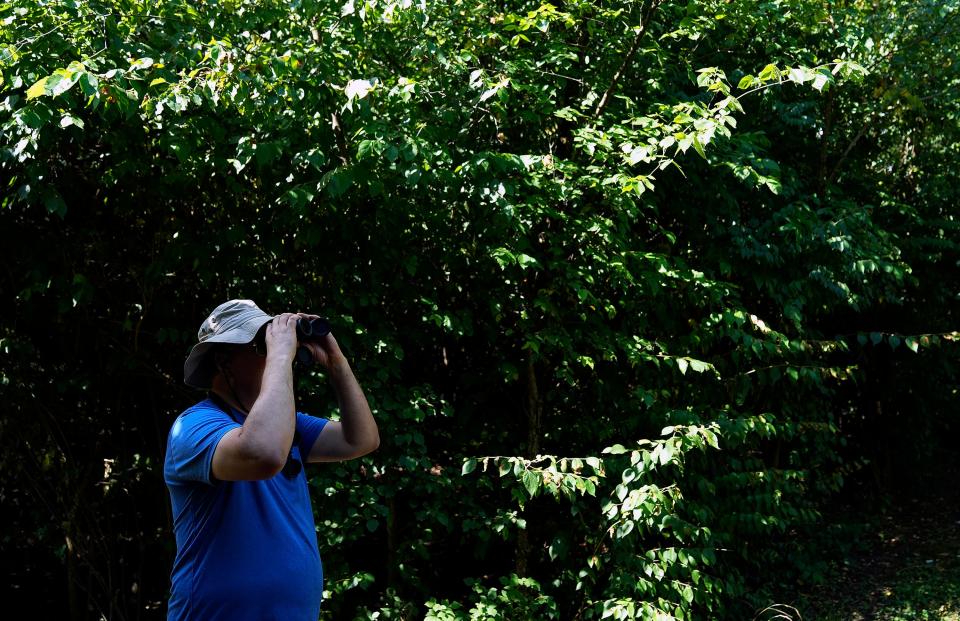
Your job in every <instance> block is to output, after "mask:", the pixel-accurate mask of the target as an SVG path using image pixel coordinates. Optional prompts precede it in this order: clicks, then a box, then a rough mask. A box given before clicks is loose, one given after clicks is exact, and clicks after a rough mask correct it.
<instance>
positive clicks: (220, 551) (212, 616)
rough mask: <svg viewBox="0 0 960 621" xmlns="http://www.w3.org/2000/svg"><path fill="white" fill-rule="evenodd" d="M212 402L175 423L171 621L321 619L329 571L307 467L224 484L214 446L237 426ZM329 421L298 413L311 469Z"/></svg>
mask: <svg viewBox="0 0 960 621" xmlns="http://www.w3.org/2000/svg"><path fill="white" fill-rule="evenodd" d="M232 414H233V417H235V418H236V420H235V419H234V418H233V417H231V416H230V415H228V414H227V413H226V412H224V411H223V410H221V409H220V408H218V407H217V405H216V404H215V403H214V402H213V401H211V400H210V399H205V400H203V401H201V402H200V403H198V404H196V405H194V406H192V407H190V408H189V409H187V410H186V411H185V412H183V414H181V415H180V416H179V417H178V418H177V420H176V421H175V422H174V423H173V427H172V428H171V429H170V436H169V439H168V442H167V455H166V459H165V461H164V467H163V478H164V480H165V481H166V483H167V488H168V489H169V490H170V501H171V504H172V505H173V529H174V533H175V535H176V539H177V556H176V560H174V563H173V572H172V574H171V594H170V602H169V607H168V612H167V619H168V621H181V620H188V619H189V620H194V619H196V620H203V621H214V620H219V619H224V620H226V619H229V620H230V621H244V620H248V619H249V620H250V621H266V620H271V619H276V620H278V621H279V620H281V619H282V620H283V621H301V620H302V621H316V620H317V617H318V616H319V614H320V600H321V599H322V597H323V567H322V566H321V564H320V552H319V549H318V547H317V533H316V525H315V523H314V520H313V509H312V507H311V505H310V495H309V492H308V489H307V478H306V474H305V473H304V471H303V469H301V471H300V473H299V474H297V476H296V477H294V478H292V479H288V478H287V477H286V476H284V474H283V473H278V474H277V475H276V476H275V477H273V478H272V479H266V480H262V481H219V480H217V479H215V478H213V474H212V471H211V468H212V465H213V453H214V450H215V449H216V448H217V443H218V442H219V441H220V439H221V438H222V437H223V436H224V434H226V433H227V432H228V431H230V430H231V429H234V428H236V427H239V426H240V423H238V422H237V420H240V421H242V420H243V415H242V413H240V412H238V411H236V410H233V412H232ZM327 422H328V420H327V419H325V418H316V417H313V416H307V415H306V414H303V413H301V412H297V433H298V434H299V436H300V441H299V443H295V444H294V445H293V449H292V453H293V458H294V459H297V460H300V462H301V463H304V460H303V458H302V457H301V455H304V456H305V455H309V453H310V447H312V446H313V443H314V442H315V441H316V439H317V436H319V435H320V431H321V430H322V429H323V426H324V425H325V424H326V423H327Z"/></svg>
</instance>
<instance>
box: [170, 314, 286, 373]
mask: <svg viewBox="0 0 960 621" xmlns="http://www.w3.org/2000/svg"><path fill="white" fill-rule="evenodd" d="M272 319H273V317H271V316H270V315H266V314H265V315H261V316H258V317H254V318H252V319H249V320H248V321H245V322H244V323H242V324H241V325H240V326H238V327H236V328H233V329H231V330H226V331H224V332H223V333H222V334H215V335H213V336H211V337H210V338H208V339H206V340H205V341H203V342H202V343H197V344H196V345H194V346H193V349H191V350H190V354H189V355H188V356H187V359H186V361H185V362H184V363H183V383H184V384H186V385H187V386H190V387H192V388H199V389H201V390H209V389H210V385H211V383H212V382H213V367H212V365H211V364H209V362H210V361H209V356H207V354H208V353H209V352H210V350H211V349H213V347H214V346H215V345H217V344H226V345H247V344H249V343H252V342H253V339H255V338H256V336H257V332H259V331H260V328H262V327H263V326H264V325H265V324H267V323H269V322H270V321H271V320H272Z"/></svg>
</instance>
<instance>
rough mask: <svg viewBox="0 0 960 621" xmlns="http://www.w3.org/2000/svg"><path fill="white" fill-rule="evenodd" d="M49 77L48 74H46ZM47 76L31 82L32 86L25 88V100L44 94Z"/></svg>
mask: <svg viewBox="0 0 960 621" xmlns="http://www.w3.org/2000/svg"><path fill="white" fill-rule="evenodd" d="M48 77H49V76H48ZM46 86H47V78H41V79H39V80H37V81H36V82H34V83H33V86H31V87H30V88H28V89H27V100H28V101H29V100H31V99H36V98H37V97H40V96H41V95H44V94H46Z"/></svg>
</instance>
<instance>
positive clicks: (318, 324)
mask: <svg viewBox="0 0 960 621" xmlns="http://www.w3.org/2000/svg"><path fill="white" fill-rule="evenodd" d="M329 332H330V323H329V322H328V321H327V320H326V319H320V318H316V319H304V318H303V317H301V318H300V319H297V341H299V342H300V343H315V342H317V341H319V340H320V339H322V338H323V337H324V336H326V335H327V334H328V333H329ZM296 360H297V362H299V363H300V364H302V365H303V366H305V367H309V366H313V363H314V360H313V354H311V353H310V350H309V349H307V348H306V347H304V346H303V345H299V346H298V347H297V357H296Z"/></svg>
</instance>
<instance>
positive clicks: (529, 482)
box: [520, 470, 543, 498]
mask: <svg viewBox="0 0 960 621" xmlns="http://www.w3.org/2000/svg"><path fill="white" fill-rule="evenodd" d="M520 478H521V480H522V482H523V487H524V488H526V490H527V493H528V494H530V497H531V498H533V495H534V494H536V493H537V489H539V488H540V483H541V482H542V481H543V479H541V477H540V476H539V475H537V474H536V473H535V472H531V471H530V470H524V471H523V475H521V477H520Z"/></svg>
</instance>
